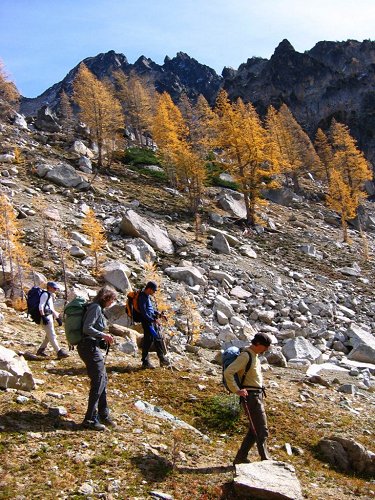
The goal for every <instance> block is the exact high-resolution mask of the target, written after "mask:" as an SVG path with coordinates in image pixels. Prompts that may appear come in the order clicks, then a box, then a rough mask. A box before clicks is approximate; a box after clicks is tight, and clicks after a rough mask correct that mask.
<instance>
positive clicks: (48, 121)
mask: <svg viewBox="0 0 375 500" xmlns="http://www.w3.org/2000/svg"><path fill="white" fill-rule="evenodd" d="M35 126H36V128H38V129H39V130H44V131H46V132H60V130H61V126H60V125H59V123H58V120H57V116H56V115H55V113H54V112H53V111H52V110H51V108H49V107H48V106H43V107H42V108H40V109H39V110H38V114H37V117H36V120H35Z"/></svg>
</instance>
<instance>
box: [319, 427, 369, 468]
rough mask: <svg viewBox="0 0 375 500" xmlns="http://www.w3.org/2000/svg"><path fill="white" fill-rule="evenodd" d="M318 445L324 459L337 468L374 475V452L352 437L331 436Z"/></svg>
mask: <svg viewBox="0 0 375 500" xmlns="http://www.w3.org/2000/svg"><path fill="white" fill-rule="evenodd" d="M318 446H319V450H320V451H321V453H322V454H323V456H324V457H325V459H326V460H327V461H328V462H329V463H330V464H332V465H334V466H336V467H338V468H339V469H341V470H343V471H345V472H357V473H360V474H369V475H370V476H374V474H375V453H372V452H371V451H368V450H366V448H365V447H364V446H362V445H361V444H360V443H357V442H356V441H354V440H353V439H347V438H343V437H340V436H331V437H329V438H324V439H322V440H321V441H320V442H319V445H318Z"/></svg>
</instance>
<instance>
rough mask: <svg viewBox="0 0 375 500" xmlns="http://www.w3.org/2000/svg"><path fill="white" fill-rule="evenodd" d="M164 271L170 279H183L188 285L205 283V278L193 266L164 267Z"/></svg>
mask: <svg viewBox="0 0 375 500" xmlns="http://www.w3.org/2000/svg"><path fill="white" fill-rule="evenodd" d="M164 272H165V274H167V275H168V276H170V277H171V278H172V279H174V280H177V281H183V282H184V283H187V284H188V285H189V286H194V285H204V284H205V283H206V279H205V277H204V276H203V275H202V273H201V272H200V271H198V269H197V268H195V267H193V266H185V267H167V268H166V269H164Z"/></svg>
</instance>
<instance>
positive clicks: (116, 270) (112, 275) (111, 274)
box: [103, 261, 131, 292]
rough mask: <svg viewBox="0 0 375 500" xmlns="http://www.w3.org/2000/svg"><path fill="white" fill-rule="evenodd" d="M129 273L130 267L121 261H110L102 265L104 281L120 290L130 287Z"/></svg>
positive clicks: (124, 290) (123, 290)
mask: <svg viewBox="0 0 375 500" xmlns="http://www.w3.org/2000/svg"><path fill="white" fill-rule="evenodd" d="M130 274H131V271H130V269H129V268H128V267H127V266H126V265H125V264H123V263H122V262H118V261H110V262H107V263H106V264H104V266H103V278H104V281H105V282H106V283H108V284H110V285H112V286H113V287H114V288H116V290H119V291H120V292H126V290H130V289H131V286H130V282H129V276H130Z"/></svg>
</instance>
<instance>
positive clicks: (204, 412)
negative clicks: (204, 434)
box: [196, 394, 241, 432]
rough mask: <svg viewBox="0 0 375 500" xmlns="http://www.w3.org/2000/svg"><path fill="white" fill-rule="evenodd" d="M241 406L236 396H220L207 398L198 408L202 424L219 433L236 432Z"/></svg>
mask: <svg viewBox="0 0 375 500" xmlns="http://www.w3.org/2000/svg"><path fill="white" fill-rule="evenodd" d="M240 409H241V407H240V405H239V402H238V396H236V395H235V394H230V395H226V394H220V395H216V396H213V397H211V398H207V399H206V400H204V401H203V402H202V404H201V405H200V407H198V408H197V413H196V417H197V418H198V420H199V421H200V422H201V424H202V425H203V426H204V427H206V428H208V429H211V430H216V431H219V432H223V431H229V430H234V429H235V427H236V425H237V423H238V421H239V418H240Z"/></svg>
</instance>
